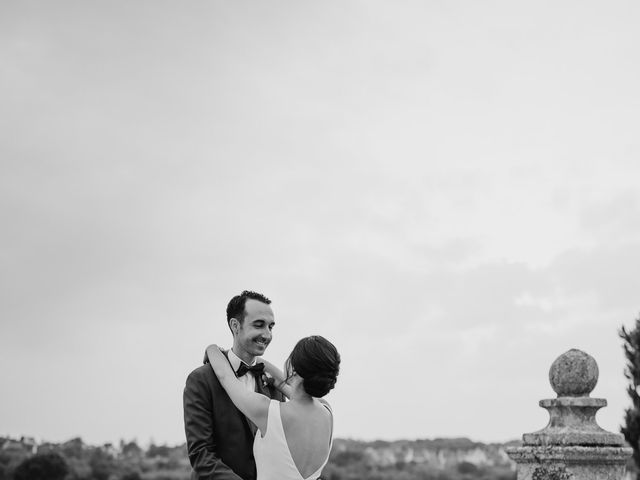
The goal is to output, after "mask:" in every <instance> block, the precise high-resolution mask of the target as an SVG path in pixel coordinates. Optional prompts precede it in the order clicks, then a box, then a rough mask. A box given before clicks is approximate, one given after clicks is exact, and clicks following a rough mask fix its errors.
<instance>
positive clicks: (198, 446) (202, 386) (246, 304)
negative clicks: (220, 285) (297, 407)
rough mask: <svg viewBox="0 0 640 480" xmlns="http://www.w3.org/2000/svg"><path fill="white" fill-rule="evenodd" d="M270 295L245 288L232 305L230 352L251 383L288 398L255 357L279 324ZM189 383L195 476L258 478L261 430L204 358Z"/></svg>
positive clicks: (187, 411)
mask: <svg viewBox="0 0 640 480" xmlns="http://www.w3.org/2000/svg"><path fill="white" fill-rule="evenodd" d="M270 304H271V300H269V299H268V298H267V297H265V296H264V295H262V294H260V293H256V292H251V291H248V290H245V291H244V292H242V293H241V294H240V295H237V296H235V297H233V298H232V299H231V301H230V302H229V305H227V323H228V325H229V328H230V329H231V333H232V335H233V347H232V348H231V350H229V351H228V352H226V353H227V358H228V359H229V363H230V364H231V367H232V368H233V369H234V370H235V371H236V375H237V376H238V377H239V378H240V379H241V380H242V382H243V383H244V384H245V385H246V387H247V388H248V389H251V390H253V391H256V392H259V393H262V394H263V395H266V396H268V397H270V398H277V399H278V400H280V401H283V400H284V398H283V396H282V394H280V392H278V391H276V390H275V388H273V386H272V385H270V384H268V382H266V377H265V376H264V374H263V373H262V370H263V369H264V365H263V364H262V363H260V364H257V365H255V358H256V357H258V356H261V355H263V354H264V352H265V350H266V348H267V346H268V345H269V343H270V342H271V335H272V329H273V326H274V325H275V322H274V319H273V311H272V310H271V306H270ZM205 362H207V363H205V365H202V366H201V367H198V368H196V369H195V370H194V371H193V372H191V374H189V377H188V378H187V382H186V385H185V388H184V397H183V400H184V428H185V432H186V435H187V450H188V454H189V461H190V462H191V467H192V472H191V479H192V480H255V478H256V465H255V460H254V458H253V438H254V433H255V431H256V427H255V425H253V423H251V421H250V420H248V419H247V418H246V417H245V416H244V415H243V414H242V413H241V412H240V411H239V410H238V409H237V408H236V407H235V405H234V404H233V403H232V402H231V399H230V398H229V396H228V395H227V393H226V392H225V390H224V389H223V388H222V386H221V385H220V382H219V381H218V378H217V377H216V375H215V373H214V372H213V369H212V368H211V366H210V365H209V364H208V360H207V359H206V358H205Z"/></svg>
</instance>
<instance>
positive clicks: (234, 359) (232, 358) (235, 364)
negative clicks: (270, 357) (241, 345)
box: [228, 349, 256, 372]
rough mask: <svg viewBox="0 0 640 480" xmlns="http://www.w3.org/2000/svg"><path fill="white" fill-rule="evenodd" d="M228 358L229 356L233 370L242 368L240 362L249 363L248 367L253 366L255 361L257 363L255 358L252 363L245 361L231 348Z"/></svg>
mask: <svg viewBox="0 0 640 480" xmlns="http://www.w3.org/2000/svg"><path fill="white" fill-rule="evenodd" d="M228 358H229V363H230V364H231V366H232V367H233V371H234V372H237V371H238V369H239V368H240V364H241V363H244V364H245V365H247V366H248V367H250V366H252V365H253V364H254V363H256V361H255V359H254V360H253V362H252V363H251V364H247V362H244V361H242V360H241V359H240V357H238V356H237V355H236V354H235V353H233V350H231V349H229V354H228Z"/></svg>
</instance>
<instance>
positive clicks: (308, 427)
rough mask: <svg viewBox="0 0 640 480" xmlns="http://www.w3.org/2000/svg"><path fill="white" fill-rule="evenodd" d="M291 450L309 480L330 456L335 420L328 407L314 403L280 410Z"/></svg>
mask: <svg viewBox="0 0 640 480" xmlns="http://www.w3.org/2000/svg"><path fill="white" fill-rule="evenodd" d="M280 412H281V418H282V427H283V429H284V434H285V438H286V440H287V446H288V447H289V451H290V452H291V457H292V458H293V461H294V463H295V464H296V467H297V468H298V472H300V475H302V477H303V478H307V477H308V476H309V475H311V474H312V473H314V472H315V471H316V470H318V468H320V467H321V466H322V465H323V464H324V462H325V460H326V459H327V457H328V455H329V447H330V442H331V434H332V428H333V418H332V414H331V412H330V411H329V408H328V406H327V403H326V402H325V401H323V400H318V399H314V400H313V402H312V403H309V404H303V405H301V404H299V403H295V402H287V403H283V404H281V407H280Z"/></svg>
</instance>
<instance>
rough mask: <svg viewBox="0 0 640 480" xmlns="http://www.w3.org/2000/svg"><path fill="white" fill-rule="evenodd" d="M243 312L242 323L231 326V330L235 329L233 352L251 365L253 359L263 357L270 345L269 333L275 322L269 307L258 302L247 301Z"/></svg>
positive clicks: (250, 299)
mask: <svg viewBox="0 0 640 480" xmlns="http://www.w3.org/2000/svg"><path fill="white" fill-rule="evenodd" d="M244 311H245V316H244V322H240V321H238V322H237V324H235V323H233V324H232V330H234V327H235V330H234V331H235V332H237V333H236V334H235V336H234V339H233V351H234V352H235V353H236V355H238V356H239V357H240V358H241V359H242V360H244V361H245V362H247V363H251V362H252V361H253V359H254V358H255V357H258V356H260V355H263V354H264V351H265V350H266V349H267V346H269V343H271V333H272V332H271V331H272V329H273V326H274V325H275V323H276V322H275V321H274V319H273V311H272V310H271V307H270V306H269V305H267V304H266V303H262V302H260V301H258V300H254V299H252V298H249V299H247V303H246V304H245V306H244ZM232 322H233V320H232Z"/></svg>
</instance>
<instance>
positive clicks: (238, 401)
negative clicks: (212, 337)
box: [207, 345, 269, 433]
mask: <svg viewBox="0 0 640 480" xmlns="http://www.w3.org/2000/svg"><path fill="white" fill-rule="evenodd" d="M207 356H208V357H209V363H210V364H211V368H213V371H214V372H215V374H216V376H217V377H218V380H219V381H220V384H221V385H222V387H223V388H224V389H225V390H226V392H227V394H228V395H229V398H231V401H232V402H233V404H234V405H235V406H236V407H238V410H240V411H241V412H242V413H244V414H245V416H246V417H247V418H248V419H249V420H251V421H252V422H253V423H254V424H255V425H256V426H257V427H258V428H259V429H260V431H261V432H263V433H264V432H265V431H266V429H267V413H268V411H269V398H267V397H265V396H264V395H261V394H259V393H256V392H251V391H249V390H247V387H246V386H245V385H244V384H243V383H242V382H241V381H240V380H238V378H237V377H236V374H235V373H234V372H233V369H232V368H231V365H229V361H228V360H227V358H226V357H225V356H224V354H223V353H222V352H221V351H220V348H218V346H217V345H209V346H208V347H207Z"/></svg>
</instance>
